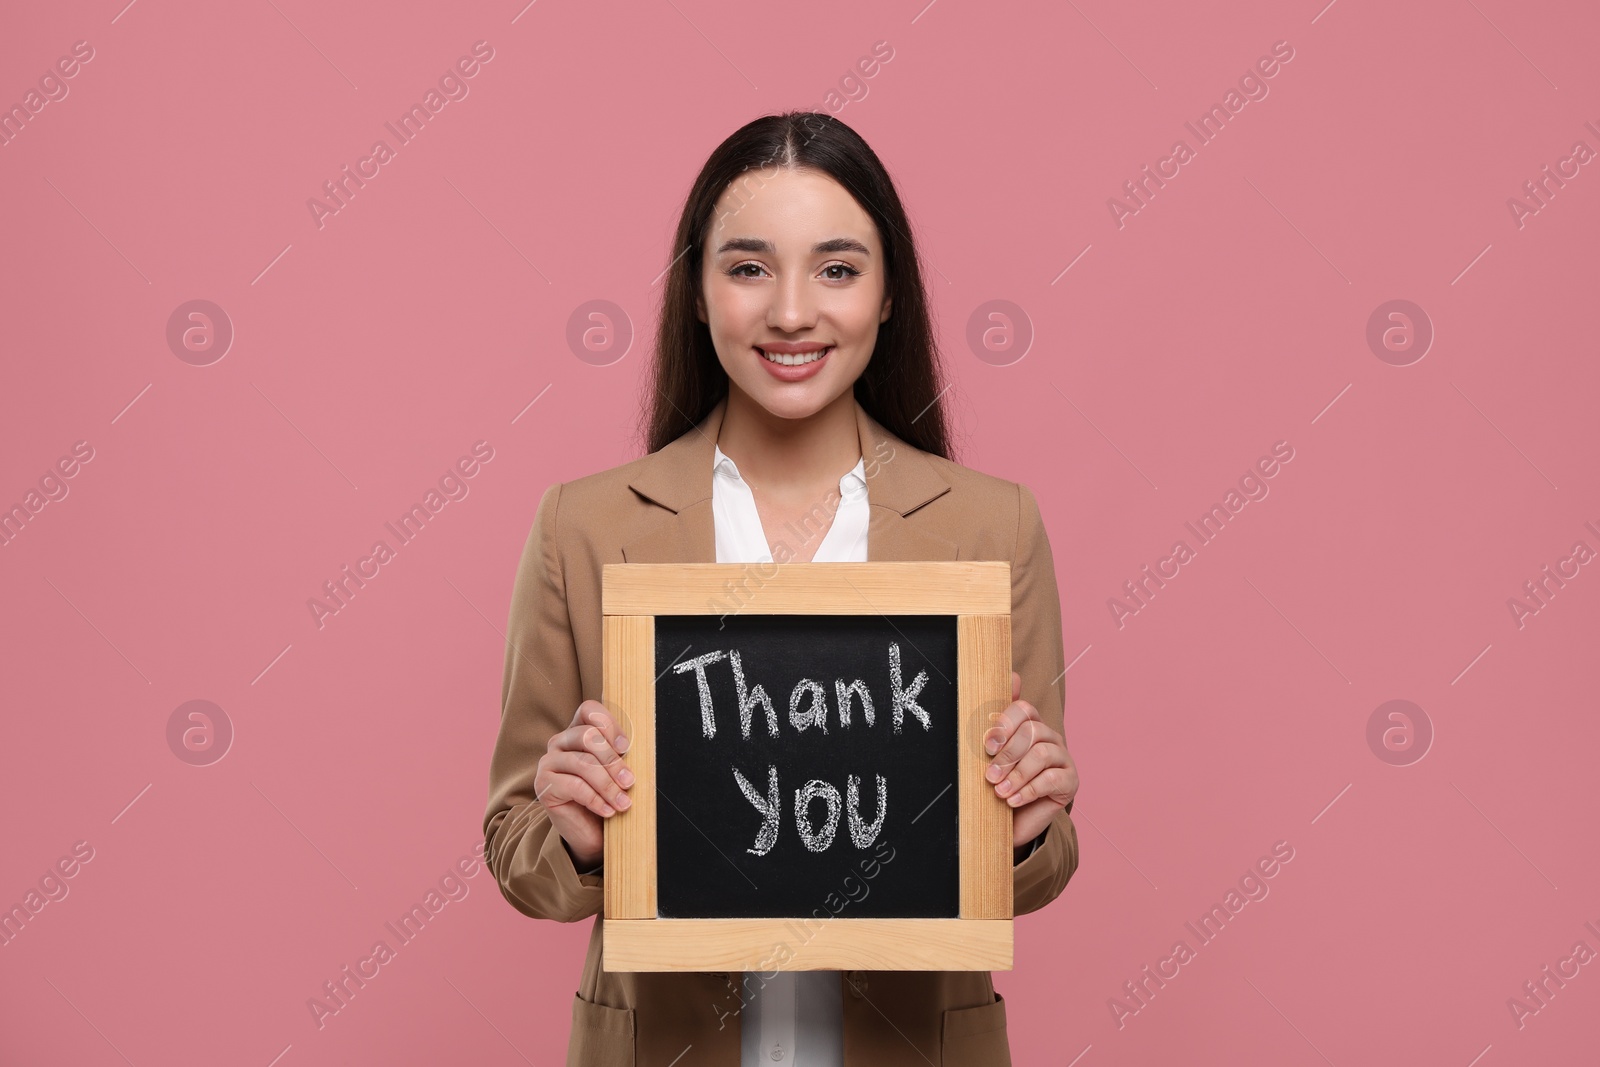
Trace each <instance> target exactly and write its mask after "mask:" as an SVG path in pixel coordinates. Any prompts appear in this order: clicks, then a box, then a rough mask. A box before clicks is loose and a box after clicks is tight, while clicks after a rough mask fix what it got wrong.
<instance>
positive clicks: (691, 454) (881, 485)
mask: <svg viewBox="0 0 1600 1067" xmlns="http://www.w3.org/2000/svg"><path fill="white" fill-rule="evenodd" d="M727 404H728V402H727V400H726V398H724V399H723V400H720V401H718V402H717V405H716V406H715V407H714V408H712V409H711V411H710V413H709V414H707V415H706V417H705V418H704V419H703V420H701V422H700V425H698V426H696V427H695V428H694V429H692V430H690V431H689V432H688V433H686V434H684V435H683V436H681V437H679V438H678V439H677V440H675V441H673V442H671V443H670V444H668V445H666V446H665V447H664V448H662V449H660V450H659V451H657V452H653V453H651V454H650V455H649V456H647V457H645V462H644V463H643V464H642V465H641V467H640V470H639V473H638V474H637V475H636V476H635V477H634V479H633V480H632V481H630V482H629V483H628V485H629V487H630V488H631V489H633V491H634V492H636V493H638V494H639V495H640V496H642V497H644V498H645V499H646V500H649V501H652V502H653V503H655V504H658V505H660V506H661V507H662V508H664V509H665V510H666V512H667V514H666V515H665V516H664V517H663V520H662V521H661V522H660V523H659V524H658V525H656V526H655V527H653V528H652V529H651V530H650V531H649V532H648V533H645V534H643V535H641V536H639V537H636V538H634V539H633V540H632V541H629V542H628V543H627V544H625V545H623V546H622V558H623V559H624V561H626V562H628V563H714V562H715V561H716V558H717V547H716V545H717V542H716V531H715V529H714V527H713V525H712V513H711V477H712V474H711V460H712V456H713V454H714V452H713V448H714V445H715V444H716V440H717V431H718V429H719V428H720V427H721V425H722V416H723V413H724V412H725V411H726V410H727ZM855 411H856V431H857V434H858V436H859V438H860V441H861V448H862V455H863V456H864V457H865V458H866V470H867V501H868V503H869V504H870V506H871V517H870V518H869V520H868V525H867V558H868V559H870V560H873V561H877V560H953V559H957V558H959V550H958V548H957V546H956V544H955V542H953V541H950V540H948V539H946V538H943V537H940V536H938V535H937V534H933V533H930V532H928V531H927V530H925V529H922V528H921V527H920V526H919V525H918V524H917V523H915V522H913V521H912V520H911V519H910V518H908V516H910V515H911V514H912V513H913V512H915V511H916V510H917V509H918V508H920V507H922V506H923V505H924V504H926V503H928V502H929V501H930V500H934V499H937V498H938V497H940V496H942V495H944V494H945V493H947V492H949V491H950V483H949V482H947V481H945V479H944V476H943V475H941V474H940V473H939V471H938V469H937V468H936V467H935V466H934V465H933V463H932V462H931V461H930V459H929V457H928V454H927V453H925V452H923V451H922V450H920V449H918V448H915V447H914V446H912V445H909V444H907V443H906V442H904V441H902V440H900V438H898V437H896V436H895V435H894V434H892V433H890V432H889V431H888V430H886V429H885V428H884V427H883V426H882V425H881V424H879V423H878V421H877V420H876V419H874V418H873V417H872V416H870V415H868V414H867V412H866V410H865V409H864V408H862V406H861V405H860V404H859V403H857V404H856V405H855Z"/></svg>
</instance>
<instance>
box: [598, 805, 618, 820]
mask: <svg viewBox="0 0 1600 1067" xmlns="http://www.w3.org/2000/svg"><path fill="white" fill-rule="evenodd" d="M600 814H601V815H604V816H605V817H606V818H608V819H609V818H610V817H611V816H613V815H615V814H616V812H615V811H613V810H611V805H610V804H602V805H600Z"/></svg>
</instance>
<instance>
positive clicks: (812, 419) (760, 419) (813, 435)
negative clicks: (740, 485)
mask: <svg viewBox="0 0 1600 1067" xmlns="http://www.w3.org/2000/svg"><path fill="white" fill-rule="evenodd" d="M717 447H719V448H721V449H722V451H723V452H724V453H726V454H727V455H728V456H730V457H732V459H733V462H734V463H736V464H738V467H739V474H740V476H741V477H743V478H744V479H745V481H747V482H749V483H750V484H751V485H758V486H761V487H762V488H763V489H766V490H767V491H769V492H772V491H776V492H779V493H782V492H783V491H784V490H810V489H812V488H814V487H816V486H819V485H826V486H833V485H837V484H838V482H839V479H840V478H842V477H844V475H845V474H846V473H847V472H849V470H850V469H851V468H852V467H854V466H855V465H856V461H857V460H859V459H860V458H861V456H862V451H861V449H862V443H861V440H860V434H859V432H858V430H857V428H856V399H855V392H854V390H852V389H846V390H845V391H844V392H843V393H841V394H840V395H839V397H838V398H837V399H836V400H834V401H833V402H832V403H830V404H829V405H828V406H827V407H825V408H822V409H821V410H820V411H818V412H816V414H814V415H809V416H807V417H806V418H803V419H785V418H780V417H779V416H777V415H774V414H772V413H771V412H770V411H768V410H767V409H766V408H763V407H762V406H761V405H760V404H758V403H757V402H756V401H755V400H753V399H751V397H750V395H749V394H748V393H745V392H742V391H741V390H740V389H739V388H738V387H737V386H734V385H732V383H730V387H729V390H728V400H727V408H726V410H724V411H723V414H722V425H721V427H720V429H718V431H717Z"/></svg>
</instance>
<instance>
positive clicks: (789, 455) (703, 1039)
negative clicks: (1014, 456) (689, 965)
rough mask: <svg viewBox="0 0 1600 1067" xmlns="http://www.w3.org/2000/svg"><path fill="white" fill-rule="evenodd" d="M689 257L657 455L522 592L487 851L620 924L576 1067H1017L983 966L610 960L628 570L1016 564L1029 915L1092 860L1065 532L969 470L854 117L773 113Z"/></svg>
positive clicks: (516, 879) (630, 472)
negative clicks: (894, 562) (615, 656)
mask: <svg viewBox="0 0 1600 1067" xmlns="http://www.w3.org/2000/svg"><path fill="white" fill-rule="evenodd" d="M676 247H677V248H678V249H679V250H680V254H679V255H678V256H677V257H676V258H675V259H674V260H673V263H672V266H671V267H670V269H669V273H668V276H667V281H666V286H665V291H664V297H663V307H662V313H661V321H660V327H659V331H658V334H657V342H656V356H655V361H654V364H653V367H652V375H651V377H652V381H651V385H652V386H653V388H652V390H651V392H650V394H649V401H648V407H647V413H646V414H647V426H648V431H647V440H646V442H645V443H646V446H647V451H648V454H647V455H645V456H644V457H643V458H641V459H637V460H634V461H633V462H631V463H626V464H624V465H622V466H620V467H616V468H613V469H611V470H607V471H602V472H600V473H598V474H593V475H589V476H587V477H583V478H579V479H576V480H574V481H571V482H567V483H564V484H557V485H553V486H551V487H550V488H549V489H548V490H546V492H545V493H544V496H543V498H542V499H541V500H540V501H539V507H538V512H537V514H536V516H535V518H534V523H533V529H532V532H531V533H530V534H529V537H528V541H527V545H526V547H525V549H524V551H523V555H522V561H521V564H520V567H519V569H518V572H517V577H516V585H515V589H514V592H513V595H512V603H511V617H510V623H509V632H508V640H507V654H506V663H505V675H504V679H503V694H502V695H503V704H502V719H501V726H500V734H499V738H498V741H497V743H496V745H495V751H494V758H493V763H492V767H491V770H490V781H489V794H490V795H489V805H488V811H487V813H486V815H485V820H484V832H485V837H486V846H487V847H486V853H487V857H488V861H489V865H490V867H491V869H492V870H493V871H494V873H495V877H496V879H497V880H498V882H499V885H500V889H501V892H502V893H503V894H504V895H505V897H506V899H507V900H509V901H510V902H511V903H512V904H513V905H514V906H515V907H516V908H517V909H518V910H520V911H522V912H523V913H525V914H527V915H530V916H533V917H535V918H544V919H554V920H557V921H560V922H575V921H577V920H579V919H583V918H587V917H588V916H591V915H595V916H597V917H596V920H595V923H594V927H593V933H592V935H591V937H590V942H589V953H588V958H587V960H586V961H585V963H584V969H583V976H582V979H581V983H580V986H579V989H578V992H577V996H576V997H575V999H574V1002H573V1015H572V1034H571V1039H570V1043H569V1048H568V1060H567V1062H568V1063H569V1064H585V1065H600V1067H622V1065H628V1064H634V1063H639V1064H655V1065H660V1067H667V1065H668V1064H677V1065H679V1067H697V1065H707V1067H749V1065H751V1064H755V1063H762V1064H765V1065H767V1067H771V1065H772V1064H773V1063H774V1062H778V1063H782V1064H784V1065H785V1067H842V1065H846V1064H848V1065H850V1067H856V1065H867V1064H871V1065H873V1067H895V1065H899V1064H906V1065H912V1064H916V1065H921V1064H927V1063H935V1064H944V1065H946V1067H959V1065H968V1064H970V1065H973V1067H978V1065H982V1067H994V1065H996V1064H1007V1063H1009V1062H1010V1054H1009V1050H1008V1046H1007V1042H1006V1031H1005V1005H1004V1002H1003V1001H1002V1000H1001V999H1000V998H999V997H998V996H997V995H996V994H995V992H994V986H993V983H992V981H991V976H990V975H989V974H988V972H904V971H882V972H871V973H870V974H869V973H866V972H843V973H841V972H836V971H835V972H830V971H820V972H817V971H811V972H797V973H789V974H779V975H778V976H777V977H776V978H775V979H772V980H770V981H766V982H755V981H748V980H745V976H743V975H741V974H738V973H733V974H701V973H690V974H654V973H644V974H634V973H617V972H607V971H603V970H601V968H600V959H601V945H602V939H603V937H604V932H605V931H604V926H605V924H604V921H603V919H602V918H600V917H598V913H599V912H600V910H601V907H602V890H601V887H602V885H603V884H604V872H603V871H602V870H601V858H602V854H603V853H602V847H601V844H602V840H603V838H602V824H603V821H604V820H605V819H606V818H609V817H610V816H611V815H613V814H614V813H615V812H617V811H618V810H622V809H625V808H626V807H627V806H628V803H629V801H628V790H629V788H630V786H631V785H632V784H633V776H632V772H631V771H630V770H629V769H628V765H627V763H628V761H627V751H628V742H627V738H626V737H625V735H624V734H623V732H622V730H621V728H620V727H619V725H618V723H617V722H615V721H613V719H612V717H611V716H610V715H609V714H608V713H607V712H606V710H605V708H604V706H603V705H602V704H601V703H600V702H599V699H598V698H599V696H600V692H601V674H600V669H601V665H600V630H601V627H600V573H601V572H600V568H601V565H602V564H605V563H611V562H628V563H641V562H643V563H688V562H713V561H714V562H723V563H725V562H755V561H767V560H771V561H776V562H778V563H787V562H801V563H804V562H811V561H828V560H836V561H837V560H845V561H848V560H866V559H869V558H870V559H871V560H874V561H876V560H886V559H905V560H940V559H943V560H952V559H995V560H1008V561H1010V563H1011V575H1012V585H1013V597H1012V631H1011V633H1012V661H1013V666H1014V668H1016V669H1015V670H1013V672H1012V703H1011V705H1010V706H1009V707H1008V708H1007V709H1006V710H1005V712H1004V714H1003V715H1001V716H1000V717H999V718H998V719H997V720H996V725H995V727H994V728H993V729H992V730H991V731H990V733H989V735H988V736H987V745H988V750H989V752H990V753H991V756H992V759H991V766H990V769H989V772H988V775H989V780H990V781H992V782H994V788H995V791H996V793H997V794H998V795H999V796H1001V797H1004V798H1005V799H1006V802H1007V803H1009V804H1010V805H1011V806H1012V808H1013V823H1014V828H1015V833H1014V837H1013V846H1014V850H1013V856H1014V861H1015V864H1016V867H1015V872H1014V884H1015V912H1016V913H1017V914H1019V915H1020V914H1023V913H1025V912H1029V911H1034V910H1036V909H1038V908H1041V907H1043V906H1044V905H1045V904H1047V903H1049V902H1050V901H1051V900H1053V899H1054V898H1055V897H1056V896H1057V895H1058V894H1059V893H1060V892H1061V890H1062V888H1063V887H1064V886H1065V885H1066V883H1067V880H1068V879H1069V878H1070V877H1071V876H1072V872H1073V871H1074V870H1075V869H1076V868H1077V865H1078V841H1077V833H1076V831H1075V829H1074V827H1073V824H1072V820H1071V818H1070V817H1069V814H1068V813H1069V812H1070V811H1071V807H1072V799H1073V796H1074V794H1075V793H1076V792H1077V789H1078V773H1077V769H1076V767H1075V766H1074V764H1073V761H1072V758H1071V756H1070V755H1069V754H1068V752H1067V747H1066V743H1065V741H1064V740H1063V739H1062V736H1061V729H1062V685H1061V677H1062V675H1063V673H1064V672H1065V663H1064V662H1063V654H1062V639H1061V610H1060V603H1059V601H1058V599H1057V591H1056V581H1055V573H1054V568H1053V564H1052V559H1051V553H1050V546H1049V541H1048V539H1047V537H1046V535H1045V531H1044V527H1043V523H1042V521H1041V520H1040V516H1039V509H1038V506H1037V503H1036V502H1035V500H1034V497H1033V494H1032V493H1031V492H1029V490H1028V489H1027V488H1026V487H1024V486H1021V485H1018V484H1016V483H1013V482H1008V481H1004V480H1002V479H999V478H994V477H991V476H989V475H985V474H980V473H978V472H976V471H973V470H969V469H968V468H966V467H962V466H960V465H958V464H956V463H955V462H953V461H952V460H951V459H950V458H949V457H950V454H951V452H950V447H949V443H948V441H947V439H946V429H945V416H944V411H943V408H942V406H941V405H942V397H943V395H944V389H943V387H942V386H941V384H940V373H939V365H938V356H937V351H936V349H935V346H934V342H933V337H932V330H931V328H930V323H929V316H928V310H927V306H926V302H925V300H924V296H923V289H922V279H921V274H920V271H919V267H918V261H917V253H916V249H915V247H914V245H913V244H912V241H911V237H910V224H909V222H908V221H907V219H906V215H905V212H904V210H903V208H902V207H901V204H900V199H899V196H898V195H897V194H896V192H895V188H894V185H893V184H892V182H891V181H890V179H889V176H888V174H887V172H886V171H885V170H884V168H883V165H882V163H881V162H880V161H879V160H878V157H877V156H876V155H875V154H874V153H873V152H872V150H871V149H870V148H869V147H868V146H867V144H866V143H865V142H864V141H862V140H861V138H860V137H859V136H858V135H857V134H856V133H855V132H854V131H853V130H851V129H850V128H849V127H847V126H845V125H844V124H843V123H841V122H839V121H838V120H836V119H833V118H831V117H827V116H820V115H816V114H812V113H806V112H792V113H788V114H784V115H774V116H767V117H764V118H760V119H757V120H755V121H754V122H751V123H749V124H748V125H746V126H745V127H743V128H742V129H740V130H738V131H737V132H736V133H734V134H733V135H732V136H731V137H729V138H728V139H727V140H726V141H725V142H723V144H722V145H720V146H719V147H718V148H717V150H716V151H715V152H714V153H713V154H712V155H711V158H710V159H709V160H708V161H707V162H706V165H705V167H704V168H703V169H702V170H701V172H700V175H699V177H698V178H697V179H696V181H695V184H694V187H693V189H692V190H691V192H690V195H689V199H688V203H687V204H686V205H685V207H684V211H683V214H682V216H681V218H680V220H679V224H678V231H677V241H676ZM1024 697H1025V699H1023V698H1024Z"/></svg>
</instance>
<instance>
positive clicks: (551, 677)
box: [483, 483, 603, 922]
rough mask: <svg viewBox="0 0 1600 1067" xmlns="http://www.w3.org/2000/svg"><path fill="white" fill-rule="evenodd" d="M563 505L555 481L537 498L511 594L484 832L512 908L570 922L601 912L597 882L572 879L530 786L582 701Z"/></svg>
mask: <svg viewBox="0 0 1600 1067" xmlns="http://www.w3.org/2000/svg"><path fill="white" fill-rule="evenodd" d="M560 503H561V485H560V483H557V484H555V485H552V486H551V487H550V488H549V489H547V490H545V493H544V496H543V497H542V498H541V499H540V500H539V508H538V511H537V512H536V514H535V516H534V520H533V529H532V530H531V531H530V532H529V534H528V541H527V544H526V545H524V547H523V550H522V560H521V562H520V564H519V565H518V567H517V576H516V581H515V583H514V584H513V586H512V593H511V615H510V618H509V620H508V622H507V625H506V659H505V673H504V676H503V679H502V683H501V695H500V734H499V736H498V737H497V738H496V740H495V745H494V755H493V758H492V760H491V762H490V765H489V806H488V810H487V811H486V812H485V814H484V821H483V833H484V845H485V849H484V854H485V859H486V860H487V861H488V864H489V869H490V870H491V871H493V872H494V876H495V881H496V882H498V883H499V885H500V892H501V894H502V895H503V896H504V897H505V898H506V900H508V901H510V902H511V904H512V906H514V907H515V908H516V909H517V910H518V911H520V912H522V913H523V914H525V915H530V916H532V917H533V918H536V919H554V920H556V921H558V922H576V921H577V920H579V919H583V918H587V917H588V916H590V915H594V914H596V913H597V912H599V911H600V908H601V902H602V894H603V889H602V884H603V883H602V879H601V875H599V874H598V873H596V874H579V873H578V871H577V869H576V867H574V865H573V862H572V855H571V853H569V852H568V851H567V849H566V845H565V844H564V843H563V842H562V840H561V835H560V834H559V833H557V832H556V831H555V830H554V829H553V828H552V826H551V824H550V815H549V813H548V812H547V811H546V810H545V808H544V805H542V804H540V803H539V801H538V800H537V799H535V792H534V785H533V780H534V775H535V773H536V772H537V771H538V765H539V759H540V757H541V756H543V755H544V754H545V749H546V746H547V745H548V744H549V741H550V737H551V735H553V734H555V733H558V732H560V731H561V730H564V729H566V728H567V726H568V725H569V724H570V723H571V722H572V716H573V713H574V712H575V711H577V709H578V705H579V704H580V703H582V700H583V697H582V683H581V681H580V678H579V675H578V652H577V645H576V644H575V643H574V641H573V637H572V622H571V618H570V615H569V614H568V611H567V591H566V582H565V577H564V572H563V570H562V561H561V552H560V543H559V541H558V539H557V534H556V530H557V526H556V523H557V515H558V513H559V509H560Z"/></svg>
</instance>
